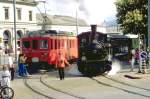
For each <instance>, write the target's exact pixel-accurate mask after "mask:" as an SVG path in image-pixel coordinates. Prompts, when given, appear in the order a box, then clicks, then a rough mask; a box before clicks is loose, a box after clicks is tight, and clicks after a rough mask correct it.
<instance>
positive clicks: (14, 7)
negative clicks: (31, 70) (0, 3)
mask: <svg viewBox="0 0 150 99" xmlns="http://www.w3.org/2000/svg"><path fill="white" fill-rule="evenodd" d="M13 10H14V35H15V62H17V35H16V0H13Z"/></svg>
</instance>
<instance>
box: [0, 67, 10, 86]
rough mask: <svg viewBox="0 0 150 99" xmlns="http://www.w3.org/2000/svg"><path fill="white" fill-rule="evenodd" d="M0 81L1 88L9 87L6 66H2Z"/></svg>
mask: <svg viewBox="0 0 150 99" xmlns="http://www.w3.org/2000/svg"><path fill="white" fill-rule="evenodd" d="M1 77H2V80H1V86H2V87H3V86H8V87H10V72H9V69H8V66H6V65H5V66H3V71H2V74H1Z"/></svg>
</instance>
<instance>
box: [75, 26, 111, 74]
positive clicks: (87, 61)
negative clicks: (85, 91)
mask: <svg viewBox="0 0 150 99" xmlns="http://www.w3.org/2000/svg"><path fill="white" fill-rule="evenodd" d="M96 28H97V27H96V25H91V31H89V32H83V33H81V34H79V35H78V48H79V51H78V55H79V58H78V61H77V66H78V70H79V71H80V72H81V73H82V74H83V75H84V76H97V75H102V74H104V73H106V72H109V71H110V70H111V64H112V62H111V61H109V60H108V49H109V43H108V42H107V34H103V33H101V32H97V31H96Z"/></svg>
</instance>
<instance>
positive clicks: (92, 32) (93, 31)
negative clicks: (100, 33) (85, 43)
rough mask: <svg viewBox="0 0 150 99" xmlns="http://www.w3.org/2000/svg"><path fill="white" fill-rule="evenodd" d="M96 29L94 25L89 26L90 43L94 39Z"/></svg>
mask: <svg viewBox="0 0 150 99" xmlns="http://www.w3.org/2000/svg"><path fill="white" fill-rule="evenodd" d="M96 28H97V25H96V24H93V25H91V34H90V35H91V42H92V41H93V40H94V39H95V34H96Z"/></svg>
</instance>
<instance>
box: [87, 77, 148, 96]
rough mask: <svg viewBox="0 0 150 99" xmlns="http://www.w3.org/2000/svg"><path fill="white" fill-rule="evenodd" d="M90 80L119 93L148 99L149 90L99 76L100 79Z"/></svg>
mask: <svg viewBox="0 0 150 99" xmlns="http://www.w3.org/2000/svg"><path fill="white" fill-rule="evenodd" d="M90 79H91V80H93V81H95V82H97V83H98V84H101V85H104V86H107V87H112V88H115V89H118V90H121V91H124V92H126V93H130V94H133V95H138V96H141V97H144V98H150V94H149V93H150V89H147V88H142V87H139V86H135V85H131V84H128V83H125V82H122V81H119V80H116V79H113V78H109V77H106V76H100V77H93V78H90Z"/></svg>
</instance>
